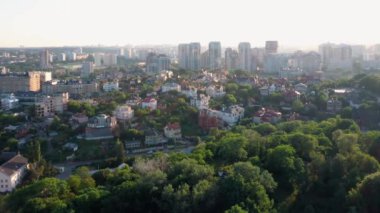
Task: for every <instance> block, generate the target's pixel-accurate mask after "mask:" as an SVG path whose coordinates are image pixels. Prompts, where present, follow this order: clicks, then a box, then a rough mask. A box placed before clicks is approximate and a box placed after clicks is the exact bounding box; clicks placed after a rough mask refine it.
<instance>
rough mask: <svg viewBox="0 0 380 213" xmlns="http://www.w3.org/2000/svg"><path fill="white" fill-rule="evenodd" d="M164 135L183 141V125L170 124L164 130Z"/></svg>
mask: <svg viewBox="0 0 380 213" xmlns="http://www.w3.org/2000/svg"><path fill="white" fill-rule="evenodd" d="M164 135H165V137H167V138H170V139H181V137H182V134H181V125H180V124H179V123H178V122H176V123H169V124H167V125H166V126H165V128H164Z"/></svg>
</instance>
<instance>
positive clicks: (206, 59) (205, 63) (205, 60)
mask: <svg viewBox="0 0 380 213" xmlns="http://www.w3.org/2000/svg"><path fill="white" fill-rule="evenodd" d="M209 65H210V54H209V51H208V50H206V51H205V52H203V53H202V54H201V69H208V68H209Z"/></svg>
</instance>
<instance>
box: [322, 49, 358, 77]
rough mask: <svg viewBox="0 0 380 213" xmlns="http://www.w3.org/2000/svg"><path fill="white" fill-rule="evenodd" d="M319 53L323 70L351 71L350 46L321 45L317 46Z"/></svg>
mask: <svg viewBox="0 0 380 213" xmlns="http://www.w3.org/2000/svg"><path fill="white" fill-rule="evenodd" d="M319 53H320V54H321V57H322V64H323V69H324V70H328V71H332V70H336V69H344V70H352V64H353V63H352V49H351V46H350V45H346V44H340V45H336V44H331V43H327V44H321V45H320V46H319Z"/></svg>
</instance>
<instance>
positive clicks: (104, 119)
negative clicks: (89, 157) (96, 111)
mask: <svg viewBox="0 0 380 213" xmlns="http://www.w3.org/2000/svg"><path fill="white" fill-rule="evenodd" d="M116 126H117V122H116V118H115V117H111V116H108V115H105V114H100V115H97V116H95V117H92V118H90V119H89V120H88V123H87V127H86V130H85V139H86V140H101V139H112V138H113V137H114V130H115V128H116Z"/></svg>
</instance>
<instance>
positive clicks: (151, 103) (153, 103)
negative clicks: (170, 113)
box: [141, 97, 157, 110]
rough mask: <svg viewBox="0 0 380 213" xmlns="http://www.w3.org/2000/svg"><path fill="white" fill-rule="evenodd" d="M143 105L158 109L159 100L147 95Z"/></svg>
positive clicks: (145, 107)
mask: <svg viewBox="0 0 380 213" xmlns="http://www.w3.org/2000/svg"><path fill="white" fill-rule="evenodd" d="M141 107H142V108H143V109H149V110H156V109H157V100H156V99H155V98H153V97H147V98H145V99H144V100H143V101H142V103H141Z"/></svg>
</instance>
